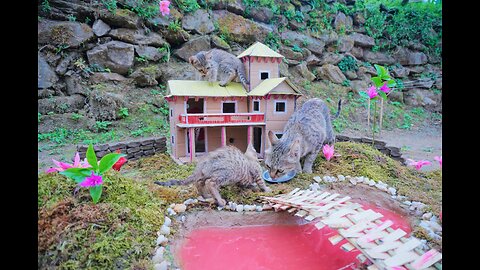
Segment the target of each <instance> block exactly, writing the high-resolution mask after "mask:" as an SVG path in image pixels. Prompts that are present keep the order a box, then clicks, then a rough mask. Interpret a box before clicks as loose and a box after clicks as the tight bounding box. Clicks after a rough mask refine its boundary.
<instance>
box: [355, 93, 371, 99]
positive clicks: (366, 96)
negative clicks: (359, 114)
mask: <svg viewBox="0 0 480 270" xmlns="http://www.w3.org/2000/svg"><path fill="white" fill-rule="evenodd" d="M358 94H359V95H360V96H361V97H363V98H367V99H369V98H370V97H369V96H368V94H367V93H366V92H365V91H360V92H358Z"/></svg>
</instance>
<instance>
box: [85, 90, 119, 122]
mask: <svg viewBox="0 0 480 270" xmlns="http://www.w3.org/2000/svg"><path fill="white" fill-rule="evenodd" d="M89 100H90V102H89V107H88V111H89V113H90V114H91V115H92V116H93V117H94V118H95V119H96V120H97V121H110V120H116V119H118V118H120V116H119V114H118V112H119V110H120V108H124V107H126V103H125V98H124V96H123V95H121V94H116V93H111V92H105V91H100V90H93V91H91V92H90V95H89Z"/></svg>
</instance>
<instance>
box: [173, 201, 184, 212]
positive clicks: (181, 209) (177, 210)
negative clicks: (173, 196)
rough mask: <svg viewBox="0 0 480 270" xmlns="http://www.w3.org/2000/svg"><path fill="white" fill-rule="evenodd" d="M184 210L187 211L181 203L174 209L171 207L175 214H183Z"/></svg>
mask: <svg viewBox="0 0 480 270" xmlns="http://www.w3.org/2000/svg"><path fill="white" fill-rule="evenodd" d="M185 210H187V206H186V205H185V204H183V203H180V204H176V205H175V206H174V207H173V211H175V212H177V213H183V212H185Z"/></svg>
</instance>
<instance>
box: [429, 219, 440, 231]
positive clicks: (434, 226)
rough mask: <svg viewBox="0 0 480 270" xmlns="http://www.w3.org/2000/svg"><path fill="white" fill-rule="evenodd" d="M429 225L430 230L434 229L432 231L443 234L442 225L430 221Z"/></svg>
mask: <svg viewBox="0 0 480 270" xmlns="http://www.w3.org/2000/svg"><path fill="white" fill-rule="evenodd" d="M428 223H429V225H430V228H432V230H433V231H434V232H441V231H442V226H440V224H438V223H437V222H434V221H429V222H428Z"/></svg>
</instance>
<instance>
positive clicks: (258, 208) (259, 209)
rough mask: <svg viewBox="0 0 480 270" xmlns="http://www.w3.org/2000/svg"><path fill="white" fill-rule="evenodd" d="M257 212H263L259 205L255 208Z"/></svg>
mask: <svg viewBox="0 0 480 270" xmlns="http://www.w3.org/2000/svg"><path fill="white" fill-rule="evenodd" d="M255 211H257V212H262V211H263V207H261V206H260V205H257V206H256V207H255Z"/></svg>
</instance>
